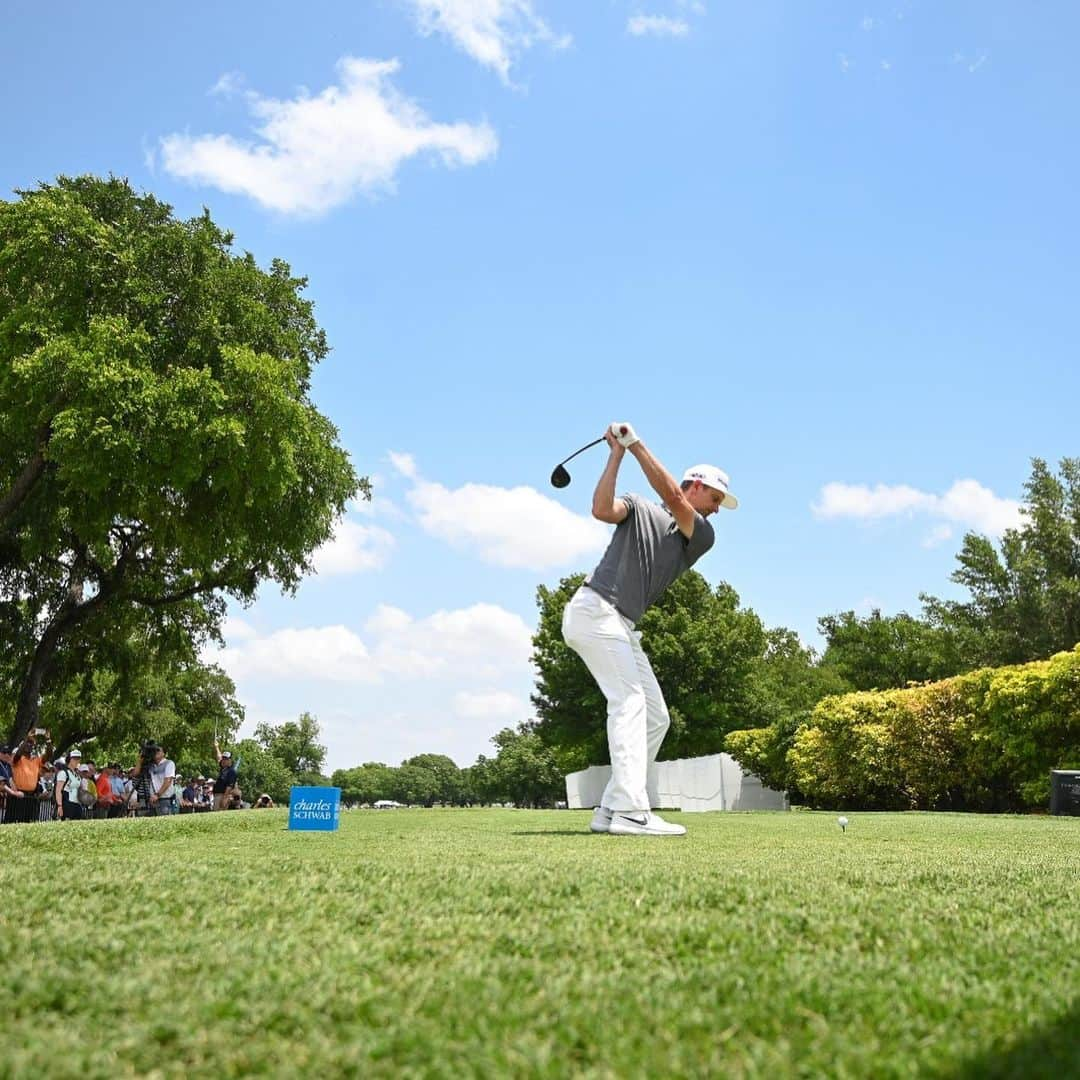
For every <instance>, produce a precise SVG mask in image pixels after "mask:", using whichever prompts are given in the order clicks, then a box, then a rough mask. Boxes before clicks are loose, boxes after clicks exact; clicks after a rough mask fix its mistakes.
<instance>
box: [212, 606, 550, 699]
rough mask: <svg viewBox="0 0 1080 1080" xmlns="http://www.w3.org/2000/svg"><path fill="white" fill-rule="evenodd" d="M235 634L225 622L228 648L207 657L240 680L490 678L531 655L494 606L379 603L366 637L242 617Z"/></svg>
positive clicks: (524, 638) (516, 668) (527, 637)
mask: <svg viewBox="0 0 1080 1080" xmlns="http://www.w3.org/2000/svg"><path fill="white" fill-rule="evenodd" d="M230 625H231V623H230ZM238 631H239V632H238V633H231V632H230V630H229V627H228V626H227V627H226V635H227V637H226V640H227V642H228V644H227V646H226V647H225V648H224V649H222V650H220V651H218V652H216V653H214V652H211V651H208V652H207V653H206V654H205V656H204V659H206V660H207V661H209V662H214V663H218V664H220V665H221V666H222V667H223V668H225V670H226V671H227V672H228V673H229V674H230V675H231V676H232V677H233V678H234V679H236V680H240V679H251V678H259V679H264V680H297V679H304V680H310V681H313V682H349V683H379V682H382V681H383V680H384V679H385V678H387V677H390V678H394V677H402V676H403V677H406V678H407V679H408V680H410V681H414V680H416V679H431V678H436V677H438V678H453V679H462V678H464V679H466V680H477V679H479V680H485V681H487V682H490V681H492V680H496V679H499V678H501V677H504V676H506V675H508V674H511V675H513V674H519V673H521V672H522V671H527V670H528V666H529V658H530V656H531V654H532V631H531V630H530V628H529V627H528V625H527V624H526V623H525V620H524V619H522V618H521V617H520V616H519V615H515V614H514V613H513V612H510V611H507V610H506V609H504V608H501V607H498V606H497V605H495V604H474V605H472V606H471V607H468V608H460V609H457V610H454V611H436V612H435V613H434V614H432V615H428V616H426V617H425V618H421V619H417V618H414V617H413V616H411V615H409V613H408V612H405V611H402V610H401V609H400V608H394V607H390V606H389V605H382V606H380V607H379V608H377V609H376V611H375V612H374V613H373V614H372V616H371V617H370V618H369V619H368V620H367V621H366V622H365V624H364V636H363V637H361V635H360V634H358V633H357V632H356V631H355V630H352V629H351V628H349V627H347V626H343V625H335V626H315V627H287V628H285V629H282V630H275V631H273V632H272V633H270V634H266V635H259V634H257V633H255V632H254V631H253V630H252V629H251V627H249V626H248V625H247V624H246V623H242V622H239V623H238Z"/></svg>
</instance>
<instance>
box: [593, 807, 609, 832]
mask: <svg viewBox="0 0 1080 1080" xmlns="http://www.w3.org/2000/svg"><path fill="white" fill-rule="evenodd" d="M589 828H590V829H591V830H592V831H593V832H608V831H609V830H610V829H611V811H610V810H609V809H608V808H607V807H606V806H598V807H597V808H596V809H595V810H594V811H593V816H592V821H590V822H589Z"/></svg>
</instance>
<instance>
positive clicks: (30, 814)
mask: <svg viewBox="0 0 1080 1080" xmlns="http://www.w3.org/2000/svg"><path fill="white" fill-rule="evenodd" d="M41 739H44V740H45V741H44V742H41V741H39V740H41ZM52 752H53V744H52V736H51V735H50V734H49V731H48V729H47V728H34V730H33V731H32V732H31V733H30V734H29V735H27V736H26V738H25V739H23V741H22V742H21V743H19V745H18V746H17V747H16V748H15V753H14V755H13V756H12V759H11V778H12V780H13V781H14V783H15V787H16V788H18V790H19V791H20V792H21V794H22V797H21V798H18V799H16V800H14V801H13V802H9V803H8V807H9V808H13V809H14V811H15V814H16V817H15V818H13V819H12V820H15V821H37V818H38V799H37V794H38V781H39V780H40V779H41V772H42V769H43V768H44V766H45V763H46V762H47V761H48V760H49V757H50V756H51V754H52ZM76 764H78V762H76Z"/></svg>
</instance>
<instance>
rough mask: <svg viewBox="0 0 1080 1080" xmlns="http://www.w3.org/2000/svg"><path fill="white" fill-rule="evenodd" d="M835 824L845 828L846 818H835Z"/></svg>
mask: <svg viewBox="0 0 1080 1080" xmlns="http://www.w3.org/2000/svg"><path fill="white" fill-rule="evenodd" d="M836 824H837V825H839V826H840V828H841V829H846V828H847V818H846V817H841V818H837V819H836Z"/></svg>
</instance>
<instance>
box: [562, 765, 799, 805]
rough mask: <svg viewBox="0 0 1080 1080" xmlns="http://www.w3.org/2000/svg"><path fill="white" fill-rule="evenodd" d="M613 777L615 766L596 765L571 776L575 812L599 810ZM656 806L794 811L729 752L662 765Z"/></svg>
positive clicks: (569, 796)
mask: <svg viewBox="0 0 1080 1080" xmlns="http://www.w3.org/2000/svg"><path fill="white" fill-rule="evenodd" d="M610 779H611V766H610V765H592V766H590V767H589V768H588V769H583V770H582V771H581V772H576V773H570V775H569V776H567V778H566V803H567V806H569V807H570V809H571V810H582V809H588V808H589V807H593V806H599V805H600V797H601V796H602V795H603V793H604V788H605V787H607V783H608V780H610ZM649 798H650V800H651V801H652V805H653V807H654V808H656V809H659V808H663V807H668V808H669V809H677V810H689V811H701V810H788V809H790V806H789V803H788V799H787V794H786V793H785V792H783V791H773V790H772V789H771V788H767V787H765V785H764V784H762V782H761V781H760V780H759V779H758V778H757V777H756V776H754V775H753V773H748V772H744V771H743V768H742V766H741V765H740V764H739V763H738V762H737V761H736V760H735V759H734V758H733V757H731V756H730V755H729V754H710V755H709V756H708V757H699V758H682V759H680V760H678V761H661V762H658V763H657V764H656V765H655V766H654V767H653V769H652V770H651V771H650V773H649Z"/></svg>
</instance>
